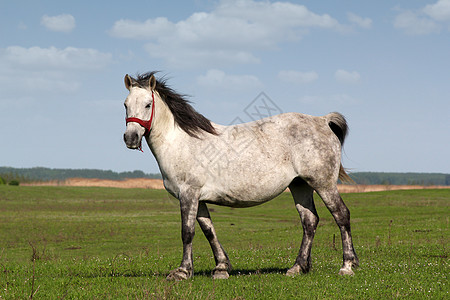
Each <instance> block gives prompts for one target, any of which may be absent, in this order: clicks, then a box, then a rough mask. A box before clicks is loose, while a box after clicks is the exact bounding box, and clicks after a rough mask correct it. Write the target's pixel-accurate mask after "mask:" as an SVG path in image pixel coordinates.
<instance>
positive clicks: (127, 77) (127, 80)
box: [123, 74, 133, 90]
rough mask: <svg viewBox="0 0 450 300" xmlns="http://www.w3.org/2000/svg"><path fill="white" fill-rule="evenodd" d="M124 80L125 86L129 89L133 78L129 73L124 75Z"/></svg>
mask: <svg viewBox="0 0 450 300" xmlns="http://www.w3.org/2000/svg"><path fill="white" fill-rule="evenodd" d="M123 80H124V82H125V87H126V88H127V90H130V89H131V86H132V85H133V78H131V77H130V75H128V74H127V75H125V78H124V79H123Z"/></svg>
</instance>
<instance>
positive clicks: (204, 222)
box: [197, 202, 231, 279]
mask: <svg viewBox="0 0 450 300" xmlns="http://www.w3.org/2000/svg"><path fill="white" fill-rule="evenodd" d="M197 221H198V223H199V225H200V228H201V229H202V231H203V233H204V234H205V236H206V239H207V240H208V242H209V244H210V246H211V249H212V251H213V254H214V260H215V261H216V267H215V268H214V270H213V272H212V276H213V278H214V279H228V277H229V274H228V272H229V271H231V263H230V260H229V258H228V255H227V253H226V252H225V250H224V249H223V247H222V245H221V244H220V242H219V240H218V239H217V235H216V231H215V230H214V225H213V223H212V221H211V216H210V215H209V211H208V207H207V206H206V204H205V203H203V202H200V203H199V207H198V213H197Z"/></svg>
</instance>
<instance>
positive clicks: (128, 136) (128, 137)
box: [123, 130, 142, 149]
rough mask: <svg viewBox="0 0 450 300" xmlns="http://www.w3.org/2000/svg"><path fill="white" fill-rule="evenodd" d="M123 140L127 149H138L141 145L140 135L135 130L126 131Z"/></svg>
mask: <svg viewBox="0 0 450 300" xmlns="http://www.w3.org/2000/svg"><path fill="white" fill-rule="evenodd" d="M123 140H124V142H125V145H127V147H128V148H129V149H140V148H141V143H142V135H140V134H139V133H138V132H137V131H135V130H127V131H125V133H124V134H123Z"/></svg>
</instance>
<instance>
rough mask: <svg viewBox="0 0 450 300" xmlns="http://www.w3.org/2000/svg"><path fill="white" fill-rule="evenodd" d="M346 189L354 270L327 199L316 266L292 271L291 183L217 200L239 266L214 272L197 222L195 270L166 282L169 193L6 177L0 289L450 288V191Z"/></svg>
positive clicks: (437, 293) (179, 292) (72, 293)
mask: <svg viewBox="0 0 450 300" xmlns="http://www.w3.org/2000/svg"><path fill="white" fill-rule="evenodd" d="M343 198H344V201H345V202H346V204H347V206H348V207H349V208H350V211H351V214H352V231H353V237H354V243H355V248H356V251H357V253H358V256H359V258H360V262H361V266H360V268H358V269H356V270H355V273H356V274H355V276H352V277H342V276H339V275H338V274H337V273H338V271H339V268H340V266H341V263H342V250H341V243H340V236H339V231H338V228H337V226H336V224H335V223H334V220H333V219H332V217H331V215H330V213H329V212H328V211H327V209H326V208H325V207H324V205H323V204H322V201H321V200H320V199H319V198H317V199H316V205H317V209H318V212H319V215H320V217H321V220H320V223H319V228H318V230H317V234H316V238H315V240H314V245H313V250H312V261H313V269H312V270H311V272H310V273H309V274H307V275H302V276H298V277H295V278H289V277H286V276H285V275H284V273H285V271H286V270H287V269H288V268H289V267H291V266H292V264H293V262H294V260H295V257H296V255H297V252H298V248H299V246H300V241H301V236H302V232H301V225H300V220H299V217H298V214H297V212H296V210H295V208H294V205H293V200H292V198H291V196H290V194H289V193H284V194H283V195H281V196H280V197H278V198H277V199H275V200H273V201H271V202H268V203H267V204H264V205H262V206H258V207H253V208H248V209H230V208H225V207H218V206H212V205H211V206H210V208H211V209H212V212H211V215H212V218H213V222H214V223H215V227H216V231H217V233H218V235H219V239H220V241H221V243H222V245H223V246H224V247H225V249H226V250H227V252H228V255H229V256H230V259H231V263H232V264H233V268H234V270H233V272H232V273H231V277H230V278H229V279H228V280H222V281H215V280H212V278H211V276H210V272H211V270H212V269H213V268H214V259H213V257H212V253H211V250H210V248H209V245H208V242H207V241H206V239H205V237H204V236H203V234H202V233H201V231H200V229H199V227H197V235H196V237H195V239H194V263H195V276H194V278H193V279H191V280H187V281H184V282H167V281H166V280H165V277H166V275H167V273H168V271H169V270H171V269H174V268H176V267H177V266H178V264H179V263H180V260H181V251H182V244H181V238H180V237H181V233H180V216H179V207H178V203H177V200H176V199H174V198H172V197H170V196H169V195H168V193H167V192H165V191H155V190H145V189H113V188H78V187H77V188H75V187H25V186H19V187H12V186H0V298H1V299H26V298H30V295H32V294H33V295H34V297H33V298H35V299H180V298H184V299H255V298H259V299H290V298H294V297H296V298H301V299H304V298H307V299H389V298H408V299H423V298H430V299H444V298H449V282H448V274H449V273H450V272H449V271H450V268H449V260H448V252H449V249H448V247H449V216H450V210H449V203H450V190H414V191H389V192H376V193H360V194H344V195H343ZM334 237H335V242H334V243H333V239H334ZM33 259H34V261H33Z"/></svg>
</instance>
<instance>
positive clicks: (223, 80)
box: [197, 69, 262, 90]
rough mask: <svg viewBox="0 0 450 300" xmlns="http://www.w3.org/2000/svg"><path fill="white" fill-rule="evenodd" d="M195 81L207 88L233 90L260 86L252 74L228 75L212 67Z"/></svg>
mask: <svg viewBox="0 0 450 300" xmlns="http://www.w3.org/2000/svg"><path fill="white" fill-rule="evenodd" d="M197 83H198V84H199V85H201V86H204V87H209V88H227V89H228V88H230V87H232V88H233V89H235V90H239V89H244V88H249V87H250V88H255V87H262V83H261V82H260V81H259V79H258V78H257V77H256V76H253V75H228V74H226V73H225V72H223V71H221V70H216V69H212V70H209V71H208V72H206V74H205V75H201V76H199V77H197Z"/></svg>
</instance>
